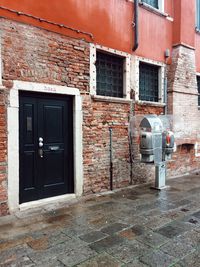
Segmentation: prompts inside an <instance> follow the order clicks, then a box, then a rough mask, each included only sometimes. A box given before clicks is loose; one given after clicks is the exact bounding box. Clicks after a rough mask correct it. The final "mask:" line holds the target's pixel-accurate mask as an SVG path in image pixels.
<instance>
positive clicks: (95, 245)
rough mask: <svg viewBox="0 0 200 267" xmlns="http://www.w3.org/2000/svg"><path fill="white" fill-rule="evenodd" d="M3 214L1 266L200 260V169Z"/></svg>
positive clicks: (176, 263)
mask: <svg viewBox="0 0 200 267" xmlns="http://www.w3.org/2000/svg"><path fill="white" fill-rule="evenodd" d="M168 184H169V185H170V187H169V189H167V190H163V191H155V190H153V189H150V187H149V185H142V186H138V187H131V188H127V189H123V190H121V191H117V192H114V193H111V194H104V195H98V196H93V197H90V198H88V197H85V198H82V199H81V200H79V201H74V203H71V204H70V205H69V203H68V204H67V205H66V204H64V203H62V204H60V205H54V206H53V205H49V206H46V207H43V208H41V209H33V210H31V211H23V212H17V213H16V214H15V215H12V216H7V217H2V218H0V266H48V267H49V266H54V267H55V266H79V267H90V266H91V267H96V266H97V267H98V266H100V267H105V266H111V267H112V266H113V267H115V266H123V267H128V266H133V267H139V266H141V267H144V266H153V267H154V266H160V267H165V266H175V267H180V266H182V267H183V266H187V267H190V266H191V267H197V266H198V267H199V266H200V201H199V200H200V176H198V175H193V176H184V177H181V178H177V179H173V180H169V181H168Z"/></svg>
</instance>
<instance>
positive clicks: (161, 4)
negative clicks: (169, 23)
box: [140, 0, 165, 13]
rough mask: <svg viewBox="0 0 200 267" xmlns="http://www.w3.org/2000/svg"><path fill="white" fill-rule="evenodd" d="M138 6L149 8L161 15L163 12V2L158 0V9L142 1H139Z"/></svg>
mask: <svg viewBox="0 0 200 267" xmlns="http://www.w3.org/2000/svg"><path fill="white" fill-rule="evenodd" d="M140 4H142V5H144V6H147V7H148V8H151V9H153V10H156V11H160V12H162V13H164V12H165V0H158V8H156V7H154V6H152V5H150V4H147V3H145V2H143V0H140Z"/></svg>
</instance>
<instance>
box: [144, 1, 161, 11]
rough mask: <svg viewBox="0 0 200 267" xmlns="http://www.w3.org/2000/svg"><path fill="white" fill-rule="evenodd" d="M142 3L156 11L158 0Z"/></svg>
mask: <svg viewBox="0 0 200 267" xmlns="http://www.w3.org/2000/svg"><path fill="white" fill-rule="evenodd" d="M142 2H144V3H147V4H148V5H150V6H152V7H154V8H157V9H158V0H142Z"/></svg>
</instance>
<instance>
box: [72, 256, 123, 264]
mask: <svg viewBox="0 0 200 267" xmlns="http://www.w3.org/2000/svg"><path fill="white" fill-rule="evenodd" d="M105 266H109V267H121V266H122V263H120V262H119V261H118V260H117V259H115V258H114V257H112V256H111V255H109V254H107V253H102V254H99V255H97V256H96V257H92V258H90V259H89V260H87V261H85V262H83V263H80V264H78V265H77V267H105Z"/></svg>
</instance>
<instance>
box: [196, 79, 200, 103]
mask: <svg viewBox="0 0 200 267" xmlns="http://www.w3.org/2000/svg"><path fill="white" fill-rule="evenodd" d="M197 87H198V93H199V95H198V106H200V76H197Z"/></svg>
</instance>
